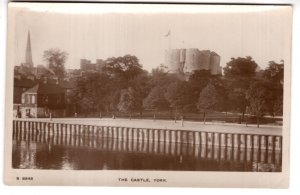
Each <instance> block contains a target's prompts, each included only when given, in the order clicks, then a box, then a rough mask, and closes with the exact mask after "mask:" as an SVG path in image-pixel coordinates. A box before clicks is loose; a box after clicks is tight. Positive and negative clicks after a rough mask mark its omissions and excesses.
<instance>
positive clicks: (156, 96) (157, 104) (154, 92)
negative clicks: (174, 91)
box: [143, 86, 169, 110]
mask: <svg viewBox="0 0 300 195" xmlns="http://www.w3.org/2000/svg"><path fill="white" fill-rule="evenodd" d="M164 92H165V91H164V89H163V88H162V87H160V86H155V87H154V88H152V89H151V91H150V93H149V95H148V96H147V97H146V98H145V99H144V101H143V106H144V107H145V108H147V109H151V110H165V109H168V108H169V102H168V101H167V100H166V98H165V96H164Z"/></svg>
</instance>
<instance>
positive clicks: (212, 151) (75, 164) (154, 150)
mask: <svg viewBox="0 0 300 195" xmlns="http://www.w3.org/2000/svg"><path fill="white" fill-rule="evenodd" d="M12 166H13V168H19V169H64V170H66V169H71V170H187V171H248V172H253V171H263V172H269V171H271V172H279V171H281V151H279V150H270V151H269V150H267V149H253V148H245V147H241V148H234V147H221V146H212V145H198V144H182V143H170V142H155V141H147V140H145V141H137V140H128V139H109V138H103V137H96V138H94V137H89V136H71V135H54V136H53V135H52V136H44V135H43V134H31V133H26V134H22V135H16V134H14V137H13V154H12Z"/></svg>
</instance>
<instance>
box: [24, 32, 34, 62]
mask: <svg viewBox="0 0 300 195" xmlns="http://www.w3.org/2000/svg"><path fill="white" fill-rule="evenodd" d="M24 65H25V66H27V67H30V68H32V67H33V62H32V53H31V40H30V32H29V31H28V36H27V46H26V53H25V63H24Z"/></svg>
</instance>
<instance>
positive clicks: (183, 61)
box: [165, 48, 222, 75]
mask: <svg viewBox="0 0 300 195" xmlns="http://www.w3.org/2000/svg"><path fill="white" fill-rule="evenodd" d="M220 59H221V58H220V56H219V55H218V54H217V53H216V52H213V51H209V50H202V51H200V50H199V49H197V48H191V49H170V50H166V52H165V65H166V66H167V67H168V71H169V73H175V74H178V73H181V74H185V75H189V74H192V73H193V72H194V71H196V70H209V71H210V73H211V74H212V75H218V74H222V68H221V66H220Z"/></svg>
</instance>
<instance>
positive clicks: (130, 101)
mask: <svg viewBox="0 0 300 195" xmlns="http://www.w3.org/2000/svg"><path fill="white" fill-rule="evenodd" d="M135 97H136V96H135V91H134V90H133V89H132V88H129V89H123V90H122V91H121V93H120V101H119V104H118V110H119V111H120V112H125V113H129V114H130V118H131V114H132V112H133V111H136V110H139V104H138V103H137V101H136V98H135Z"/></svg>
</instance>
